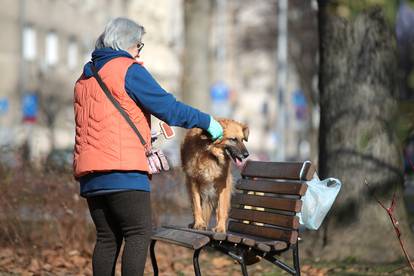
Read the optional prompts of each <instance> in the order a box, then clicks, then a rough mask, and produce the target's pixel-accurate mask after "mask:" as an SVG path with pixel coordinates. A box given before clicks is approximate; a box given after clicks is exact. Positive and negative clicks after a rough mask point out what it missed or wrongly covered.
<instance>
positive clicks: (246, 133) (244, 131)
mask: <svg viewBox="0 0 414 276" xmlns="http://www.w3.org/2000/svg"><path fill="white" fill-rule="evenodd" d="M249 134H250V131H249V127H248V126H243V136H244V137H243V139H244V140H245V141H246V142H247V141H249Z"/></svg>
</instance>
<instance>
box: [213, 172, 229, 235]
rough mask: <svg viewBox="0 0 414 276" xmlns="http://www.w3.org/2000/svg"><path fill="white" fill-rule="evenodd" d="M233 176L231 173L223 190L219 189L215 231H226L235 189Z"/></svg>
mask: <svg viewBox="0 0 414 276" xmlns="http://www.w3.org/2000/svg"><path fill="white" fill-rule="evenodd" d="M232 186H233V178H232V176H231V174H230V173H229V174H228V176H227V178H226V182H225V185H224V187H223V189H222V190H221V191H219V198H218V206H217V209H216V221H217V225H216V227H214V228H213V231H215V232H222V233H225V232H226V228H227V227H226V226H227V218H228V216H229V210H230V204H231V203H230V200H231V193H232V189H233V187H232Z"/></svg>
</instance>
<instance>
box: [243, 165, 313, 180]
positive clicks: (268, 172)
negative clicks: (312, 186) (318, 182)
mask: <svg viewBox="0 0 414 276" xmlns="http://www.w3.org/2000/svg"><path fill="white" fill-rule="evenodd" d="M302 167H303V170H302ZM315 171H316V170H315V167H314V166H313V165H312V164H311V163H310V162H305V163H303V162H265V161H247V162H246V165H245V166H244V168H243V171H242V175H243V176H245V177H262V178H273V179H287V180H311V179H312V176H313V174H314V173H315ZM301 172H302V177H301V175H300V174H301Z"/></svg>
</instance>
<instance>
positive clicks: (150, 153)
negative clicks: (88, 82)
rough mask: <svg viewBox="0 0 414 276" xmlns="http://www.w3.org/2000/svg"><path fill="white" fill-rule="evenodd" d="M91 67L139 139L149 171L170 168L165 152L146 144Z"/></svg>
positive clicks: (94, 70)
mask: <svg viewBox="0 0 414 276" xmlns="http://www.w3.org/2000/svg"><path fill="white" fill-rule="evenodd" d="M91 68H92V72H93V76H94V77H95V79H96V80H97V81H98V83H99V85H100V86H101V88H102V90H103V91H104V93H105V95H106V96H107V97H108V98H109V100H110V101H111V102H112V104H113V105H114V106H115V108H116V109H118V111H119V112H120V113H121V115H122V117H124V119H125V120H126V121H127V123H128V124H129V125H130V126H131V128H132V130H133V131H134V132H135V133H136V134H137V136H138V138H139V140H140V141H141V144H142V145H143V146H144V149H145V155H146V157H147V162H148V168H149V173H150V174H156V173H160V172H161V171H168V170H169V169H170V166H169V164H168V160H167V157H166V156H165V154H164V153H163V152H162V150H161V149H155V148H152V147H149V146H148V144H147V143H146V142H145V140H144V138H142V135H141V133H139V131H138V129H137V127H136V126H135V124H134V123H133V122H132V120H131V119H130V118H129V116H128V114H127V113H126V112H125V110H123V109H122V107H121V105H120V104H119V103H118V101H117V100H116V99H115V98H114V96H112V94H111V92H109V89H108V87H107V86H106V84H105V83H104V82H103V80H102V79H101V77H100V76H99V74H98V70H97V69H96V67H95V66H94V65H93V64H92V65H91Z"/></svg>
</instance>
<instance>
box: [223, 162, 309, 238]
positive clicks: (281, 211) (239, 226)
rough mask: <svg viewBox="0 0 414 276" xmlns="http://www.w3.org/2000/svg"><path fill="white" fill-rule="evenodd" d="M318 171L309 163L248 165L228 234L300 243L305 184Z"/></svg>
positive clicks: (234, 201)
mask: <svg viewBox="0 0 414 276" xmlns="http://www.w3.org/2000/svg"><path fill="white" fill-rule="evenodd" d="M314 173H315V168H314V166H312V164H311V163H310V162H309V161H307V162H262V161H247V163H246V165H245V167H244V169H243V171H242V177H243V178H242V179H240V180H239V181H238V182H237V184H236V189H237V191H236V193H235V194H234V195H233V197H232V205H233V206H232V208H231V210H230V215H229V217H230V221H229V225H228V230H229V231H231V232H236V233H241V234H247V235H252V236H255V237H260V238H265V239H269V240H279V241H285V242H288V243H291V244H294V243H296V242H297V238H298V228H299V218H298V217H297V216H296V213H298V212H300V210H301V207H302V201H301V200H300V198H301V196H302V195H304V194H305V192H306V188H307V185H306V183H305V181H307V180H310V179H312V176H313V174H314Z"/></svg>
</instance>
